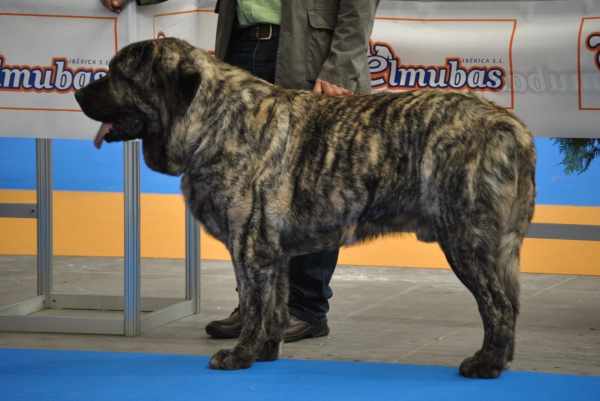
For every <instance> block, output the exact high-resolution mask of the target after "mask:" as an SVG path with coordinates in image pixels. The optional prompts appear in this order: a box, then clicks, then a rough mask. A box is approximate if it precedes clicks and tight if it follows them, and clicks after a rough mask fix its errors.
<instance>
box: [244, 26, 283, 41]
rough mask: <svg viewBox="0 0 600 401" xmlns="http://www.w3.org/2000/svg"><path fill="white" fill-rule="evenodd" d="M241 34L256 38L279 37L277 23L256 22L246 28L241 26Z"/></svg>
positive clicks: (269, 38)
mask: <svg viewBox="0 0 600 401" xmlns="http://www.w3.org/2000/svg"><path fill="white" fill-rule="evenodd" d="M240 31H241V33H242V35H243V36H247V37H250V38H254V39H258V40H271V39H275V38H278V37H279V25H273V24H256V25H251V26H249V27H246V28H242V29H241V30H240Z"/></svg>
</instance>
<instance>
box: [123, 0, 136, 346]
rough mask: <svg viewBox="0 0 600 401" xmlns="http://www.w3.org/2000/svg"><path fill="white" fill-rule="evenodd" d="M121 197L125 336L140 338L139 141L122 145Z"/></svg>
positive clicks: (132, 21)
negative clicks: (122, 195)
mask: <svg viewBox="0 0 600 401" xmlns="http://www.w3.org/2000/svg"><path fill="white" fill-rule="evenodd" d="M119 20H120V21H123V22H124V23H125V24H126V26H127V28H128V34H129V42H130V43H131V42H135V41H136V40H137V23H136V5H135V3H134V2H129V3H127V5H126V6H125V8H124V9H123V11H122V14H121V17H120V18H119ZM123 165H124V169H123V170H124V175H125V177H124V184H125V188H124V195H125V259H124V263H125V289H124V290H125V302H124V303H125V305H124V311H123V312H124V327H125V329H124V331H125V333H124V334H125V336H128V337H134V336H139V335H140V332H141V330H140V327H141V324H140V318H141V316H140V315H141V312H140V310H141V302H140V298H141V289H140V276H141V271H140V141H138V140H135V141H128V142H124V143H123Z"/></svg>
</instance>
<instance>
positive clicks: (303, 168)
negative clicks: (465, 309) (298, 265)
mask: <svg viewBox="0 0 600 401" xmlns="http://www.w3.org/2000/svg"><path fill="white" fill-rule="evenodd" d="M76 98H77V101H78V102H79V104H80V105H81V108H82V110H83V111H84V113H85V114H86V115H87V116H88V117H90V118H92V119H94V120H98V121H101V122H102V123H103V124H102V127H101V129H100V131H99V132H98V135H97V137H96V141H95V143H96V146H97V147H100V145H101V144H102V142H103V141H106V142H113V141H125V140H129V139H141V140H142V144H143V154H144V159H145V162H146V164H147V165H148V166H149V167H150V168H152V169H153V170H156V171H158V172H161V173H165V174H170V175H175V176H178V175H183V177H182V179H181V188H182V191H183V194H184V197H185V201H186V204H187V206H188V207H189V209H190V210H191V212H192V213H193V215H194V216H195V218H196V219H197V220H198V221H199V222H200V223H201V224H202V226H203V227H204V228H205V230H206V231H207V232H209V233H210V234H212V235H213V236H214V237H216V238H217V239H219V240H220V241H222V242H223V243H224V244H225V245H226V247H227V249H228V250H229V252H230V253H231V258H232V260H233V265H234V268H235V274H236V278H237V284H238V291H239V296H240V308H241V313H242V324H243V329H242V333H241V336H240V338H239V340H238V342H237V344H236V345H235V347H234V348H233V349H227V350H221V351H219V352H217V353H216V354H215V355H214V356H213V357H212V359H211V361H210V366H211V367H212V368H215V369H239V368H246V367H249V366H250V365H252V363H253V362H254V361H268V360H274V359H276V358H277V356H278V354H279V349H280V346H281V344H282V343H283V329H284V326H285V325H286V322H287V319H288V314H287V303H286V300H287V292H288V272H287V266H288V260H289V258H290V257H291V256H294V255H299V254H303V253H309V252H315V251H318V250H322V249H327V248H336V247H339V246H344V245H351V244H355V243H357V242H361V241H365V240H368V239H371V238H375V237H379V236H381V235H385V234H387V233H396V232H416V233H417V236H418V238H419V239H421V240H425V241H437V242H438V243H439V245H440V247H441V249H442V250H443V251H444V253H445V255H446V258H447V259H448V262H449V264H450V266H451V267H452V270H453V271H454V272H455V273H456V275H457V276H458V278H459V279H460V280H461V281H462V283H464V285H465V286H466V287H467V288H468V289H469V291H471V293H472V294H473V295H474V297H475V300H476V301H477V305H478V307H479V311H480V313H481V318H482V320H483V327H484V331H485V334H484V339H483V345H482V347H481V349H480V350H479V351H477V352H476V353H475V355H474V356H472V357H470V358H467V359H466V360H465V361H464V362H462V364H461V366H460V373H461V374H462V375H464V376H467V377H497V376H499V375H500V373H501V372H502V370H503V369H506V368H507V366H508V365H509V363H510V362H511V360H512V359H513V354H514V346H515V345H514V344H515V324H516V319H517V315H518V313H519V278H518V275H519V254H520V249H521V244H522V242H523V237H524V235H525V232H526V231H527V228H528V226H529V223H530V221H531V217H532V215H533V209H534V198H535V184H534V174H535V171H534V170H535V149H534V145H533V141H532V137H531V133H530V132H529V130H528V129H527V127H526V126H525V125H524V124H523V123H522V122H521V121H520V120H519V119H518V118H516V117H515V116H514V115H512V114H511V113H509V112H508V111H506V110H505V109H503V108H501V107H499V106H497V105H494V104H493V103H491V102H489V101H486V100H483V99H481V98H480V97H478V96H475V95H472V94H467V93H457V92H452V91H441V90H427V91H414V92H401V93H390V92H386V93H379V94H374V95H364V96H362V95H361V96H359V95H356V96H350V97H343V98H339V97H329V96H325V95H319V94H316V93H312V92H309V91H298V90H286V89H282V88H280V87H277V86H274V85H271V84H269V83H267V82H264V81H262V80H260V79H258V78H255V77H253V76H252V75H250V74H248V73H246V72H244V71H242V70H240V69H237V68H235V67H232V66H230V65H227V64H225V63H223V62H221V61H219V60H217V59H215V58H213V57H211V56H210V55H208V54H207V53H206V52H204V51H202V50H199V49H196V48H193V47H192V46H190V45H189V44H187V43H186V42H183V41H180V40H177V39H160V40H151V41H145V42H138V43H134V44H132V45H130V46H128V47H126V48H124V49H123V50H121V51H120V52H118V53H117V54H116V55H115V57H114V58H113V59H112V61H111V63H110V70H109V72H108V74H107V75H106V76H105V77H104V78H101V79H99V80H97V81H94V82H92V83H91V84H89V85H88V86H86V87H85V88H83V89H80V90H79V91H77V93H76ZM475 346H476V345H474V347H475Z"/></svg>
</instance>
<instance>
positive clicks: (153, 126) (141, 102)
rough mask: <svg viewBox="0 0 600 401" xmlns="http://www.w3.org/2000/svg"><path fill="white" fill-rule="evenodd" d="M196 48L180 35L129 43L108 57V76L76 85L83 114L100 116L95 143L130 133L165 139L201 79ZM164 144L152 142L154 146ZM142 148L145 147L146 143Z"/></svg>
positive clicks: (128, 137)
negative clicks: (180, 38) (181, 38)
mask: <svg viewBox="0 0 600 401" xmlns="http://www.w3.org/2000/svg"><path fill="white" fill-rule="evenodd" d="M193 50H194V48H193V47H192V46H191V45H190V44H188V43H187V42H184V41H182V40H179V39H174V38H168V39H157V40H147V41H142V42H137V43H133V44H131V45H129V46H127V47H125V48H123V49H122V50H120V51H119V52H118V53H117V54H116V55H115V56H114V57H113V58H112V60H111V61H110V65H109V71H108V73H107V75H106V76H104V77H102V78H100V79H98V80H96V81H94V82H92V83H90V84H89V85H87V86H85V87H83V88H81V89H79V90H78V91H77V92H76V93H75V97H76V99H77V102H78V103H79V105H80V106H81V110H83V112H84V113H85V115H86V116H88V117H90V118H92V119H94V120H97V121H100V122H102V126H101V128H100V130H99V131H98V134H97V135H96V139H95V141H94V144H95V145H96V147H97V148H100V146H101V145H102V142H103V141H106V142H115V141H126V140H131V139H142V140H144V147H145V148H146V145H148V144H147V143H146V140H148V141H157V142H165V141H166V137H167V136H168V133H169V131H170V125H171V124H172V122H173V120H174V119H175V118H176V117H178V116H183V115H184V114H185V112H186V111H187V109H188V108H189V106H190V104H191V102H192V101H193V99H194V97H195V95H196V92H197V91H198V87H199V85H200V80H201V76H200V71H198V68H197V67H196V65H195V63H194V61H193V59H192V58H191V53H192V51H193ZM157 146H158V147H162V146H164V145H162V146H159V144H158V143H156V144H155V145H154V146H152V147H157ZM145 153H146V149H145Z"/></svg>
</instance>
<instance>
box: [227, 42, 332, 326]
mask: <svg viewBox="0 0 600 401" xmlns="http://www.w3.org/2000/svg"><path fill="white" fill-rule="evenodd" d="M278 44H279V43H278V40H277V39H271V40H264V41H260V40H257V39H254V38H249V37H243V36H240V35H236V34H235V32H234V33H233V35H232V38H231V43H230V44H229V48H228V50H227V55H226V56H225V61H226V62H228V63H229V64H232V65H235V66H238V67H240V68H243V69H245V70H247V71H249V72H250V73H252V74H253V75H255V76H257V77H259V78H262V79H264V80H266V81H268V82H271V83H273V82H274V81H275V64H276V60H277V46H278ZM338 253H339V250H337V249H336V250H335V251H323V252H317V253H312V254H309V255H302V256H296V257H294V258H292V259H290V265H289V266H290V269H289V270H290V297H289V299H288V309H289V312H290V314H291V315H293V316H296V317H297V318H298V319H301V320H304V321H305V322H308V323H311V324H323V323H326V322H327V312H329V301H328V299H329V298H331V297H332V296H333V291H332V290H331V287H329V282H330V281H331V277H332V276H333V272H334V270H335V265H336V264H337V259H338Z"/></svg>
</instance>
